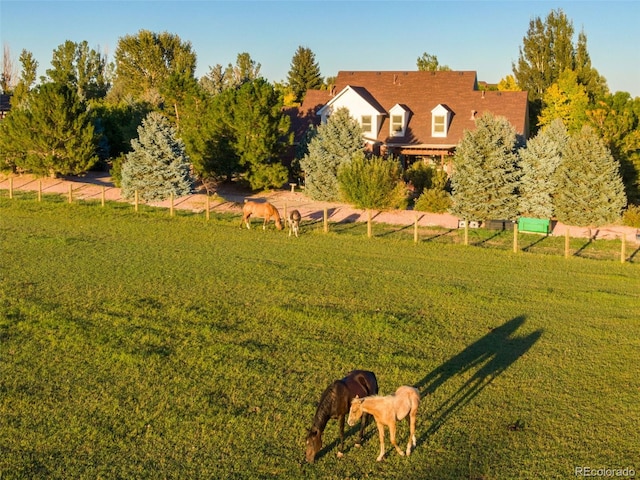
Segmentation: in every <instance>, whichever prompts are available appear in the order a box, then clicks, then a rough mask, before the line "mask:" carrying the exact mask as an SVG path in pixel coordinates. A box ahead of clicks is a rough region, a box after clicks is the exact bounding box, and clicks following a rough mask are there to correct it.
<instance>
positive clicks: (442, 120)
mask: <svg viewBox="0 0 640 480" xmlns="http://www.w3.org/2000/svg"><path fill="white" fill-rule="evenodd" d="M446 122H447V117H446V116H445V115H434V117H433V133H434V135H437V134H440V135H444V134H445V125H446Z"/></svg>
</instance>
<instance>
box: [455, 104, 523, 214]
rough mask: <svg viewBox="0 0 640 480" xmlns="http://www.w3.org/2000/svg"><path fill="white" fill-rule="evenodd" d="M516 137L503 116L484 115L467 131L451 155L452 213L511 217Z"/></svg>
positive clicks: (515, 179)
mask: <svg viewBox="0 0 640 480" xmlns="http://www.w3.org/2000/svg"><path fill="white" fill-rule="evenodd" d="M517 145H518V139H517V135H516V131H515V128H514V127H513V126H512V125H511V124H510V123H509V122H508V121H507V119H505V118H504V117H493V116H492V115H490V114H485V115H483V116H482V117H480V118H479V119H478V120H477V122H476V128H475V130H467V131H466V132H465V133H464V135H463V137H462V140H461V141H460V143H459V144H458V146H457V148H456V153H455V155H454V157H453V169H454V170H453V175H452V177H451V187H452V200H453V205H452V210H451V211H452V213H453V214H454V215H458V216H459V217H462V218H466V219H469V220H488V219H492V218H504V219H512V218H515V216H516V214H517V210H518V205H517V197H516V193H517V187H518V180H519V173H518V166H517V163H518V157H517V154H516V148H517Z"/></svg>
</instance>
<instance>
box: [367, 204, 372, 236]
mask: <svg viewBox="0 0 640 480" xmlns="http://www.w3.org/2000/svg"><path fill="white" fill-rule="evenodd" d="M367 237H369V238H371V209H370V208H367Z"/></svg>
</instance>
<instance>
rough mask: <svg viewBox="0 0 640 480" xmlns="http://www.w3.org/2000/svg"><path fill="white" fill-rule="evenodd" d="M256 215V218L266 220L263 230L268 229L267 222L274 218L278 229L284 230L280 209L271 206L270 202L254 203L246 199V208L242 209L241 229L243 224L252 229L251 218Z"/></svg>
mask: <svg viewBox="0 0 640 480" xmlns="http://www.w3.org/2000/svg"><path fill="white" fill-rule="evenodd" d="M251 215H254V216H256V217H262V218H264V223H263V224H262V229H263V230H266V229H267V222H268V221H269V220H271V219H272V218H273V220H274V222H275V223H276V228H277V229H278V230H282V222H281V221H280V213H278V209H277V208H276V207H274V206H273V205H271V204H270V203H269V202H253V201H248V200H246V199H245V201H244V206H243V207H242V220H240V227H242V224H243V223H244V224H246V225H247V228H251V221H250V220H249V217H251Z"/></svg>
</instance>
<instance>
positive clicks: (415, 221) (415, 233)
mask: <svg viewBox="0 0 640 480" xmlns="http://www.w3.org/2000/svg"><path fill="white" fill-rule="evenodd" d="M413 242H414V243H418V214H417V213H416V214H415V215H414V216H413Z"/></svg>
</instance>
